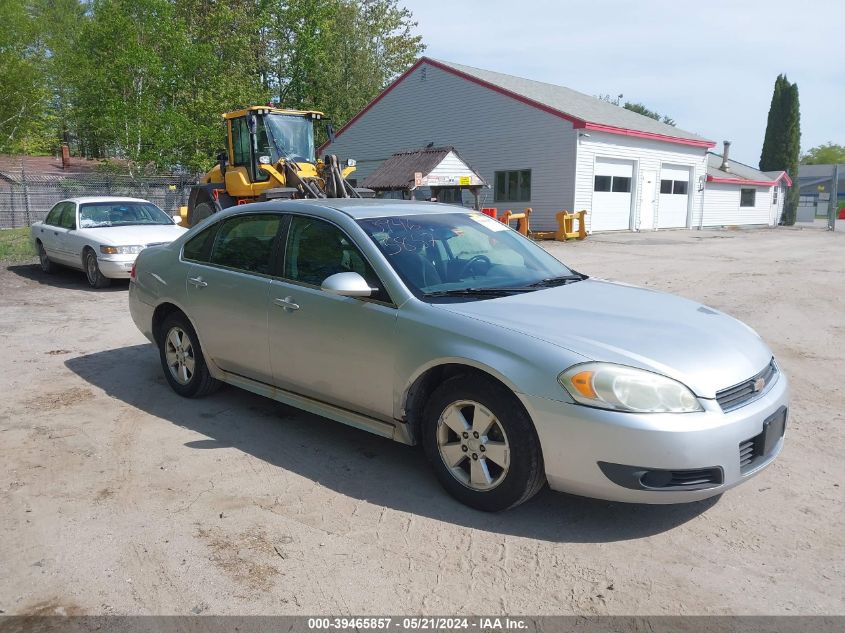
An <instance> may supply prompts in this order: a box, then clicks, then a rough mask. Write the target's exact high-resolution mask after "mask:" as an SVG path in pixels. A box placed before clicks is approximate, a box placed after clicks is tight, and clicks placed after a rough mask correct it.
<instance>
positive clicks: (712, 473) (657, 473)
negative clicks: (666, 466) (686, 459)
mask: <svg viewBox="0 0 845 633" xmlns="http://www.w3.org/2000/svg"><path fill="white" fill-rule="evenodd" d="M723 480H724V476H723V474H722V469H721V468H697V469H695V470H649V471H646V472H645V473H643V475H642V476H641V477H640V483H641V484H642V485H643V487H645V488H651V489H654V488H660V489H668V490H678V489H681V488H685V489H687V490H700V489H702V488H710V487H712V486H718V485H720V484H721V483H722V481H723Z"/></svg>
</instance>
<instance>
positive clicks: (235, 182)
mask: <svg viewBox="0 0 845 633" xmlns="http://www.w3.org/2000/svg"><path fill="white" fill-rule="evenodd" d="M223 116H224V118H225V120H226V125H227V135H228V140H229V169H228V170H227V174H226V184H227V189H229V190H230V191H231V190H232V189H233V188H234V189H235V190H242V189H243V188H244V187H245V186H248V185H250V184H251V183H261V182H266V181H267V180H269V178H270V175H269V174H268V173H267V172H266V171H264V170H263V169H261V168H260V164H261V163H262V162H264V163H268V164H271V165H275V164H276V163H277V162H278V161H279V160H280V159H285V160H288V161H293V162H296V163H310V164H312V165H313V164H314V163H315V159H316V157H315V151H314V150H315V148H314V121H317V120H320V119H323V118H324V116H323V114H322V113H321V112H300V111H295V110H278V109H275V108H249V109H247V110H240V111H237V112H231V113H228V114H225V115H223ZM229 171H231V172H232V174H231V176H230V175H229V173H228V172H229ZM230 180H231V181H232V182H231V183H230Z"/></svg>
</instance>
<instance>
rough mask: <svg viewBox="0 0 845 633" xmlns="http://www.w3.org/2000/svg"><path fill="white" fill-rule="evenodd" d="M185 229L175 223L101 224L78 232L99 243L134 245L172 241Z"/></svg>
mask: <svg viewBox="0 0 845 633" xmlns="http://www.w3.org/2000/svg"><path fill="white" fill-rule="evenodd" d="M187 230H188V229H186V228H183V227H181V226H176V225H175V224H150V225H140V224H136V225H133V226H103V227H100V228H98V229H80V230H79V234H80V235H82V236H84V237H87V238H90V239H92V240H95V241H97V242H99V243H101V244H108V245H111V246H135V245H141V244H160V243H162V242H172V241H173V240H175V239H176V238H178V237H179V236H180V235H182V234H183V233H185V231H187Z"/></svg>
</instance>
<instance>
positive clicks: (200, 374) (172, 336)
mask: <svg viewBox="0 0 845 633" xmlns="http://www.w3.org/2000/svg"><path fill="white" fill-rule="evenodd" d="M158 347H159V356H160V358H161V367H162V369H163V370H164V377H165V378H166V379H167V382H168V383H169V384H170V386H171V387H172V388H173V391H175V392H176V393H178V394H179V395H180V396H184V397H186V398H200V397H202V396H205V395H208V394H210V393H212V392H213V391H216V390H217V389H218V388H219V387H220V381H219V380H216V379H215V378H212V376H211V374H210V373H209V371H208V365H206V363H205V357H204V356H203V354H202V348H201V347H200V343H199V339H198V338H197V333H196V331H194V328H193V327H192V326H191V323H190V322H189V321H188V319H187V318H186V317H185V316H184V315H183V314H181V313H174V314H171V315H169V316H168V317H167V318H165V320H164V323H163V324H162V327H161V335H160V340H159V343H158Z"/></svg>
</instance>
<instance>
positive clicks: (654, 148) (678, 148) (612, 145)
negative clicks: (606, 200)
mask: <svg viewBox="0 0 845 633" xmlns="http://www.w3.org/2000/svg"><path fill="white" fill-rule="evenodd" d="M577 142H578V144H579V146H578V161H577V171H576V177H575V203H574V209H575V210H576V211H579V210H581V209H586V210H587V211H588V215H587V227H588V230H592V229H591V225H592V218H591V216H592V212H593V177H594V175H595V162H596V159H600V158H617V159H626V160H631V161H633V162H634V177H633V179H632V184H631V206H632V207H633V213H632V220H631V225H630V228H633V229H638V228H639V226H640V212H641V209H643V204H642V202H643V201H642V195H641V193H642V174H643V173H644V172H648V171H652V172H656V174H657V178H658V183H657V186H658V191H659V184H660V183H659V179H660V172H661V166H662V165H663V164H666V165H667V166H673V167H675V168H677V167H678V166H682V167H688V168H690V174H691V176H692V177H691V179H690V183H689V199H690V207H691V208H690V217H691V219H692V222H691V223H690V224H688V226H697V221H698V218H699V215H700V212H701V202H702V195H701V192H699V191H698V189H699V184H698V183H699V182H700V179H701V178H702V177H704V176H705V174H706V169H707V157H706V156H707V153H706V150H705V149H704V148H699V147H688V146H684V145H675V144H670V143H663V142H659V141H652V140H648V139H640V138H633V137H627V136H619V135H616V134H606V133H604V132H594V131H590V132H589V136H581V137H579V139H578V141H577ZM647 206H648V205H646V207H647ZM657 210H658V205H656V204H655V205H653V208H652V209H649V210H648V211H647V212H648V213H651V214H652V217H653V219H652V226H657Z"/></svg>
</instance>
